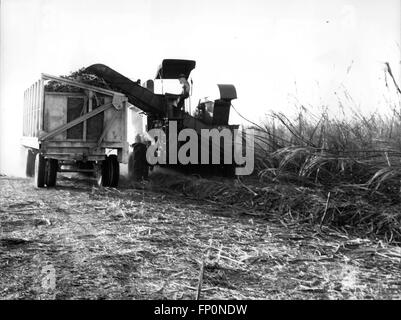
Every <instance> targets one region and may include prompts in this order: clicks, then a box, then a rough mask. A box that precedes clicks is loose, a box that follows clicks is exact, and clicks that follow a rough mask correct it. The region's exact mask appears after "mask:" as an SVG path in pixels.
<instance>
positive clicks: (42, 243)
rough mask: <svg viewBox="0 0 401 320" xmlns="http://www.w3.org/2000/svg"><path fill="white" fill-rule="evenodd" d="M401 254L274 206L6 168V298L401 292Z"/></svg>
mask: <svg viewBox="0 0 401 320" xmlns="http://www.w3.org/2000/svg"><path fill="white" fill-rule="evenodd" d="M202 263H203V264H204V266H205V267H204V274H203V280H202V282H201V283H199V278H200V270H201V265H202ZM400 263H401V248H400V247H396V246H391V245H389V244H386V243H384V242H381V241H374V240H369V239H361V238H355V237H352V236H349V235H347V234H345V233H340V232H337V231H334V230H331V229H329V228H327V227H323V228H319V226H313V225H300V224H292V225H289V224H285V223H282V222H281V221H280V219H279V218H278V217H277V215H275V213H274V212H272V213H271V214H268V215H265V216H264V217H257V216H253V215H252V213H251V212H249V213H247V212H244V210H240V209H238V208H236V207H233V206H229V205H223V204H219V203H216V202H212V201H207V200H201V201H200V200H195V199H191V198H188V197H184V196H180V195H176V194H174V193H172V192H170V193H166V192H160V191H155V190H153V191H152V190H150V188H145V186H144V185H140V184H139V185H137V186H135V188H134V187H129V186H126V187H121V188H119V189H114V188H98V187H96V185H95V181H93V180H91V179H87V178H86V177H79V176H67V175H65V176H60V178H59V181H58V186H57V187H55V188H51V189H36V188H34V187H33V183H32V181H31V180H29V179H21V178H10V177H5V176H2V177H0V299H195V297H196V295H197V290H198V287H199V286H200V288H201V296H200V298H201V299H400V298H401V279H400Z"/></svg>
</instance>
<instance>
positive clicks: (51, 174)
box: [46, 159, 58, 187]
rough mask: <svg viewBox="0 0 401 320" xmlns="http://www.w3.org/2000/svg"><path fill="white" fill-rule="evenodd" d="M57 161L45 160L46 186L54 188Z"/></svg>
mask: <svg viewBox="0 0 401 320" xmlns="http://www.w3.org/2000/svg"><path fill="white" fill-rule="evenodd" d="M57 169H58V161H57V160H56V159H47V161H46V186H48V187H54V186H55V185H56V180H57Z"/></svg>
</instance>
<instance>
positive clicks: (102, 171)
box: [96, 157, 110, 187]
mask: <svg viewBox="0 0 401 320" xmlns="http://www.w3.org/2000/svg"><path fill="white" fill-rule="evenodd" d="M96 181H97V185H98V186H99V187H108V186H110V160H108V157H106V160H104V161H102V162H101V164H100V165H99V166H98V168H97V169H96Z"/></svg>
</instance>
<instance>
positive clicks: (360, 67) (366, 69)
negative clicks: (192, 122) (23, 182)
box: [0, 0, 401, 173]
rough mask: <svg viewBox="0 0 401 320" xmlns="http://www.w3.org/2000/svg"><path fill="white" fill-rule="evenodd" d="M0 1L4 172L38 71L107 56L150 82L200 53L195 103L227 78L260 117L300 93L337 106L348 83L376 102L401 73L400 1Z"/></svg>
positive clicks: (359, 96)
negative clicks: (387, 75)
mask: <svg viewBox="0 0 401 320" xmlns="http://www.w3.org/2000/svg"><path fill="white" fill-rule="evenodd" d="M0 10H1V17H0V18H1V24H0V28H1V33H0V46H1V47H0V54H1V55H0V172H2V171H3V172H8V173H16V172H17V171H18V170H17V169H16V168H17V167H21V161H22V160H18V161H17V162H18V165H16V164H15V161H14V162H13V161H10V159H13V158H14V155H16V156H15V159H17V155H18V154H20V153H21V152H22V151H21V148H20V146H19V145H20V144H19V139H20V136H21V132H22V102H23V92H24V90H25V89H26V88H27V87H29V86H30V85H31V84H32V83H33V82H34V81H36V80H37V79H38V78H39V76H40V73H42V72H43V73H49V74H53V75H64V74H68V73H70V72H71V71H75V70H77V69H79V68H82V67H86V66H89V65H91V64H93V63H103V64H106V65H108V66H110V67H111V68H113V69H115V70H117V71H119V72H120V73H122V74H124V75H126V76H127V77H129V78H132V79H138V78H140V79H142V80H147V79H151V78H153V77H154V76H155V73H156V69H157V66H158V65H159V64H160V63H161V61H162V60H163V59H164V58H182V59H193V60H196V61H197V65H196V68H195V70H194V71H193V73H192V78H193V83H194V87H193V96H192V105H193V106H194V105H196V104H197V101H198V99H199V98H203V97H207V96H208V97H211V98H217V96H218V90H217V86H216V84H218V83H231V84H234V85H235V86H236V89H237V94H238V99H237V100H234V101H233V104H234V106H235V107H236V109H237V110H238V111H239V112H240V113H241V114H242V115H244V116H246V118H249V119H250V120H252V121H256V122H259V121H262V120H263V118H264V117H265V115H266V114H267V113H268V112H269V111H270V110H276V111H277V110H279V111H284V112H285V111H286V110H288V111H289V110H290V109H291V108H292V107H293V105H294V103H295V101H298V102H299V103H302V104H305V105H314V106H316V105H331V104H335V103H336V95H335V92H336V93H338V92H340V91H342V90H347V91H348V92H349V93H350V94H351V95H352V96H353V98H354V100H355V101H356V103H357V104H359V105H361V107H362V108H363V109H364V110H374V109H376V108H379V107H380V106H381V103H382V102H383V90H385V86H384V72H383V70H384V62H386V61H388V62H390V65H391V66H392V69H393V72H394V74H395V76H396V78H397V80H400V79H401V76H400V66H401V64H400V63H401V57H400V52H401V47H400V45H401V43H400V42H401V14H400V12H401V1H399V0H269V1H263V0H260V1H259V0H246V1H243V0H227V1H226V0H203V1H198V0H196V1H192V0H169V1H166V0H164V1H163V0H135V1H132V0H113V1H109V0H107V1H105V0H96V1H95V0H68V1H66V0H1V8H0ZM241 121H243V120H242V119H241V118H240V117H239V116H238V115H237V114H235V112H232V114H231V117H230V122H231V123H240V122H241ZM11 155H12V156H11ZM18 159H19V158H18Z"/></svg>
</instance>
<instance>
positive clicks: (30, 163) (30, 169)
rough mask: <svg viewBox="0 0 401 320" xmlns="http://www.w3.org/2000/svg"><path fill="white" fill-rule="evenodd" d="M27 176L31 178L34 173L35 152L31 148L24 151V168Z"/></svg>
mask: <svg viewBox="0 0 401 320" xmlns="http://www.w3.org/2000/svg"><path fill="white" fill-rule="evenodd" d="M25 174H26V176H27V177H29V178H32V177H33V176H34V175H35V153H34V152H33V151H32V150H31V149H27V152H26V170H25Z"/></svg>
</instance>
